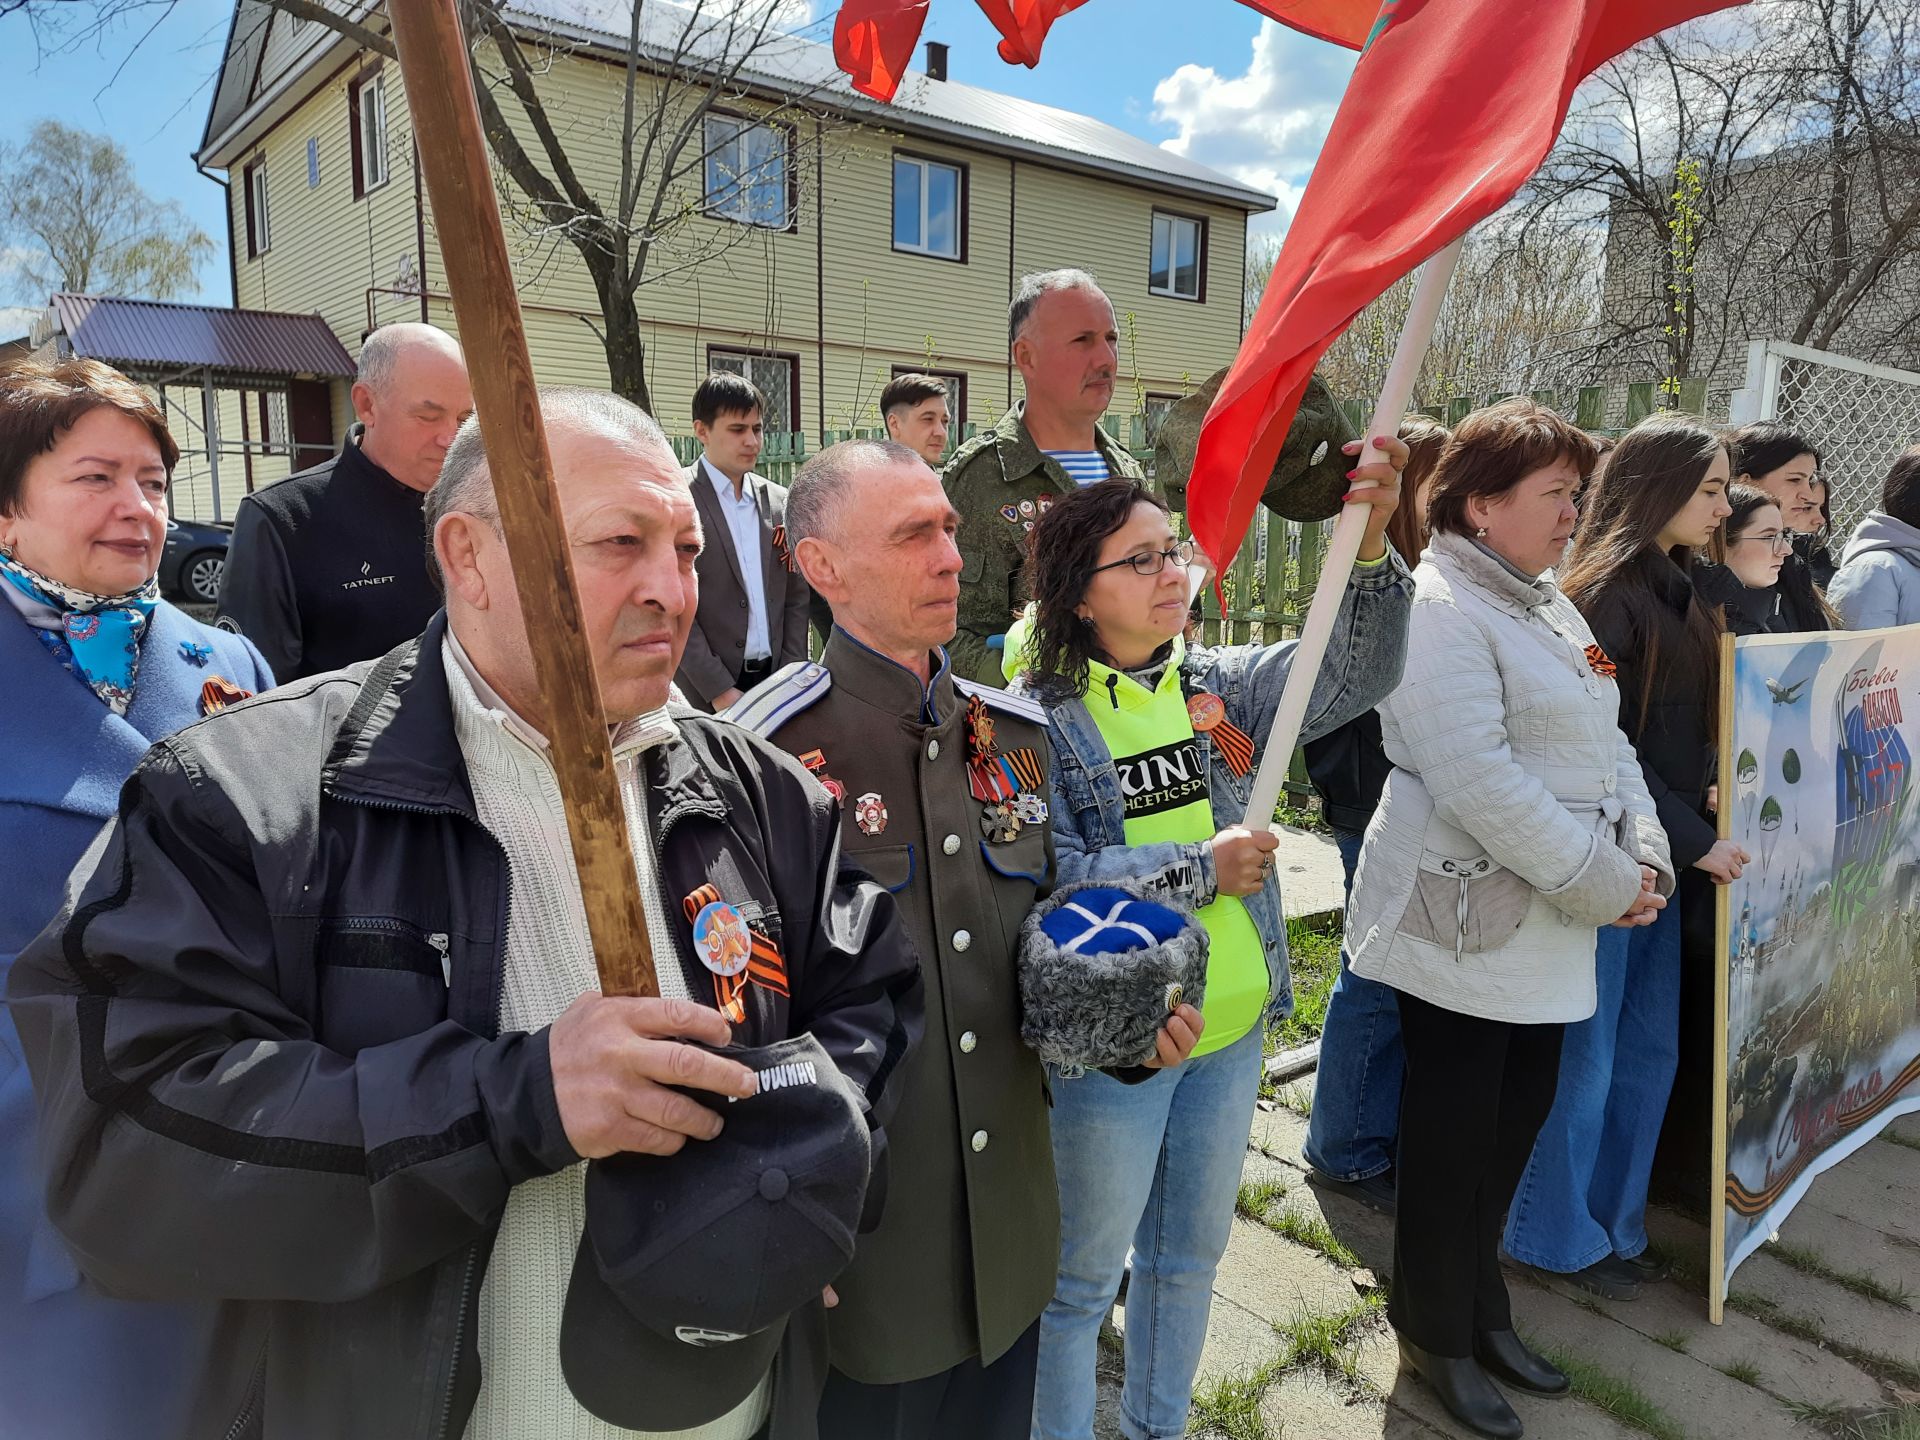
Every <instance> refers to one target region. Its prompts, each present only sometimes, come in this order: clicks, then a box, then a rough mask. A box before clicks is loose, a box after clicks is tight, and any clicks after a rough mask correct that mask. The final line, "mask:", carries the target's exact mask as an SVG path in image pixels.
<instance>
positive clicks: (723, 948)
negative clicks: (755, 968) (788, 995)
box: [693, 900, 753, 977]
mask: <svg viewBox="0 0 1920 1440" xmlns="http://www.w3.org/2000/svg"><path fill="white" fill-rule="evenodd" d="M693 953H694V954H696V955H698V956H699V957H700V963H701V964H702V965H704V966H706V967H707V969H709V970H711V971H712V972H713V973H714V974H716V975H726V976H729V977H731V976H734V975H738V974H739V973H740V972H741V971H742V970H745V969H746V968H747V961H749V960H751V959H752V958H753V936H752V934H751V933H750V932H749V931H748V929H747V922H746V919H745V917H744V916H742V915H741V914H740V912H739V911H738V910H736V909H734V907H733V906H731V905H729V904H728V903H727V902H726V901H724V900H715V901H712V902H710V903H709V904H707V905H704V906H702V907H701V909H700V913H699V914H698V915H695V916H694V917H693Z"/></svg>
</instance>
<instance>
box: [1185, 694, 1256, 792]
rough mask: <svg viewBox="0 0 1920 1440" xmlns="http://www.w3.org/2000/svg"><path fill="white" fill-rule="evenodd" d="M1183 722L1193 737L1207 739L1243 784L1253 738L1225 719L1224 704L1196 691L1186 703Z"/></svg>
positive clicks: (1251, 761)
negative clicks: (1187, 723) (1186, 722)
mask: <svg viewBox="0 0 1920 1440" xmlns="http://www.w3.org/2000/svg"><path fill="white" fill-rule="evenodd" d="M1187 720H1188V721H1189V722H1190V723H1191V724H1192V726H1193V733H1194V734H1196V735H1211V736H1212V737H1213V748H1214V749H1215V750H1218V751H1219V752H1220V758H1221V759H1222V760H1224V761H1226V762H1227V768H1228V769H1229V770H1231V771H1232V772H1233V773H1234V774H1235V775H1236V776H1238V777H1239V778H1240V779H1242V780H1244V779H1246V778H1247V772H1248V771H1249V770H1251V769H1253V751H1254V745H1253V737H1252V736H1251V735H1249V734H1247V732H1246V731H1244V730H1242V729H1241V728H1240V727H1239V726H1238V725H1236V724H1234V723H1233V722H1232V721H1231V720H1229V719H1227V704H1226V701H1224V700H1222V699H1221V698H1220V697H1219V696H1218V695H1209V694H1208V693H1207V692H1206V691H1204V690H1200V691H1197V692H1195V693H1194V695H1193V696H1192V697H1191V698H1190V699H1189V700H1188V701H1187Z"/></svg>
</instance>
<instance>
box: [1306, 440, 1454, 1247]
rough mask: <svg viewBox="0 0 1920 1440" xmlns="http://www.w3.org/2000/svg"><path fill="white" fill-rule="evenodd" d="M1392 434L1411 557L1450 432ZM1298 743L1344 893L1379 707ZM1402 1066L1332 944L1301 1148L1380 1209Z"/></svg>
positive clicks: (1377, 1012) (1396, 1125) (1386, 1205)
mask: <svg viewBox="0 0 1920 1440" xmlns="http://www.w3.org/2000/svg"><path fill="white" fill-rule="evenodd" d="M1400 438H1401V439H1402V440H1404V441H1405V442H1406V444H1407V449H1408V452H1409V453H1408V457H1407V471H1406V474H1405V476H1404V477H1402V480H1401V487H1402V490H1403V491H1404V498H1403V499H1402V501H1401V503H1400V507H1399V509H1397V510H1395V511H1394V512H1393V519H1391V520H1389V521H1388V522H1387V543H1388V544H1390V545H1392V546H1393V548H1394V550H1395V551H1396V552H1398V553H1399V554H1400V555H1401V556H1403V557H1404V558H1405V559H1406V562H1407V563H1408V564H1409V565H1414V564H1418V563H1419V560H1420V555H1421V552H1422V551H1424V550H1425V549H1426V548H1427V486H1428V483H1429V482H1430V481H1431V480H1432V479H1433V472H1434V470H1435V469H1436V467H1437V466H1438V465H1439V463H1440V455H1441V452H1442V451H1444V450H1445V449H1446V448H1447V441H1448V440H1450V439H1451V438H1452V435H1451V433H1450V432H1449V431H1448V429H1447V427H1446V426H1444V425H1442V424H1441V423H1440V422H1439V421H1438V420H1433V419H1430V418H1428V417H1427V416H1425V415H1411V416H1408V417H1407V419H1406V420H1405V421H1403V422H1402V423H1401V425H1400ZM1303 749H1304V750H1305V751H1306V760H1307V776H1308V778H1309V779H1311V780H1312V781H1313V788H1314V789H1315V790H1316V791H1318V792H1319V794H1320V813H1321V814H1322V816H1324V817H1325V819H1326V822H1327V825H1328V826H1329V827H1330V828H1331V829H1332V831H1333V840H1334V844H1336V845H1337V846H1339V847H1340V861H1341V864H1342V865H1343V866H1344V867H1345V869H1346V880H1347V895H1348V897H1349V898H1351V897H1352V894H1353V871H1354V866H1355V865H1356V864H1358V863H1359V860H1360V842H1361V841H1362V840H1363V839H1364V838H1365V835H1366V829H1367V823H1368V822H1369V821H1370V820H1372V819H1373V812H1374V810H1375V809H1376V808H1377V807H1378V806H1379V804H1380V792H1381V791H1382V790H1384V789H1385V788H1386V784H1387V776H1388V775H1390V774H1391V773H1392V772H1393V762H1392V761H1391V760H1389V759H1387V752H1386V750H1385V749H1384V748H1382V746H1381V743H1380V712H1379V711H1377V710H1369V711H1367V712H1366V713H1365V714H1364V715H1361V716H1359V717H1357V718H1356V719H1353V720H1349V721H1348V722H1347V723H1346V724H1344V725H1342V726H1341V727H1340V728H1339V729H1338V730H1335V731H1334V732H1333V733H1332V734H1330V735H1323V736H1322V737H1321V738H1320V739H1318V740H1314V741H1312V742H1310V743H1309V744H1307V745H1306V746H1304V747H1303ZM1405 1068H1406V1062H1405V1057H1404V1056H1403V1055H1402V1054H1401V1051H1400V1012H1399V1009H1398V1008H1397V1007H1396V1006H1395V1004H1394V999H1393V991H1392V990H1391V989H1390V988H1388V987H1387V986H1385V985H1377V984H1375V983H1374V982H1373V981H1371V980H1366V979H1363V978H1361V977H1360V976H1358V975H1355V974H1354V973H1353V970H1352V968H1351V967H1350V966H1349V965H1348V964H1347V951H1346V947H1345V946H1344V945H1342V946H1341V947H1340V973H1339V975H1338V976H1337V977H1336V978H1335V980H1334V983H1333V993H1332V994H1331V995H1329V996H1328V997H1327V1014H1326V1019H1325V1020H1324V1022H1323V1023H1322V1025H1321V1030H1320V1067H1319V1070H1318V1071H1317V1072H1316V1076H1315V1079H1314V1086H1313V1116H1312V1118H1311V1119H1310V1120H1309V1121H1308V1122H1307V1139H1306V1144H1305V1145H1304V1146H1303V1147H1302V1154H1303V1155H1304V1156H1305V1158H1306V1161H1307V1164H1308V1165H1309V1166H1311V1167H1312V1174H1313V1177H1314V1179H1315V1180H1316V1181H1318V1182H1320V1183H1322V1184H1325V1185H1327V1186H1328V1187H1329V1188H1331V1189H1335V1190H1339V1191H1342V1192H1343V1193H1346V1194H1349V1195H1351V1196H1353V1197H1354V1198H1355V1199H1357V1200H1359V1201H1360V1202H1361V1203H1362V1204H1364V1205H1368V1206H1370V1207H1372V1208H1373V1209H1375V1210H1379V1211H1381V1212H1382V1213H1383V1214H1388V1215H1391V1214H1392V1213H1393V1205H1394V1184H1393V1152H1394V1146H1395V1143H1396V1141H1397V1140H1398V1138H1399V1134H1400V1076H1401V1072H1402V1071H1403V1070H1404V1069H1405Z"/></svg>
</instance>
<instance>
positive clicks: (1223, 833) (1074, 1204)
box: [1007, 440, 1412, 1440]
mask: <svg viewBox="0 0 1920 1440" xmlns="http://www.w3.org/2000/svg"><path fill="white" fill-rule="evenodd" d="M1375 444H1376V445H1378V446H1379V447H1380V449H1381V450H1382V451H1383V452H1384V453H1385V454H1386V455H1387V457H1388V459H1387V461H1386V462H1385V463H1377V464H1372V465H1364V466H1360V467H1358V469H1356V470H1355V471H1353V472H1351V473H1352V474H1353V475H1355V476H1358V477H1360V478H1364V479H1367V480H1371V481H1374V482H1376V484H1375V485H1374V486H1373V487H1372V488H1368V489H1365V490H1362V491H1360V492H1358V495H1360V496H1364V497H1365V498H1366V499H1367V500H1368V501H1369V502H1370V504H1371V506H1372V508H1371V510H1370V512H1369V514H1368V519H1367V528H1366V534H1365V538H1364V540H1363V541H1362V544H1361V548H1360V564H1359V565H1358V567H1357V568H1356V569H1355V571H1354V575H1353V579H1352V580H1351V581H1350V582H1349V585H1348V588H1347V593H1346V598H1345V602H1344V604H1343V605H1342V607H1341V611H1340V615H1339V619H1338V621H1337V623H1336V624H1335V627H1334V632H1333V639H1332V643H1331V644H1330V645H1329V646H1328V648H1327V656H1326V660H1325V662H1324V664H1323V665H1322V666H1321V669H1320V673H1319V676H1318V678H1317V679H1316V681H1315V684H1314V687H1313V693H1312V697H1311V699H1310V701H1309V703H1308V706H1307V715H1306V725H1305V732H1304V737H1303V738H1311V737H1313V736H1315V735H1320V734H1324V733H1325V732H1326V731H1328V730H1331V729H1332V728H1333V727H1335V726H1336V725H1340V724H1343V723H1344V722H1346V721H1348V720H1350V719H1352V718H1353V717H1354V716H1356V715H1358V714H1360V713H1361V712H1362V711H1364V710H1366V709H1368V708H1370V707H1371V706H1372V705H1374V704H1375V703H1377V702H1378V701H1379V700H1381V699H1382V698H1384V697H1385V696H1386V694H1387V693H1388V692H1389V691H1390V690H1392V688H1393V686H1394V684H1395V683H1396V682H1397V681H1398V680H1399V678H1400V668H1401V664H1402V661H1403V659H1404V657H1405V650H1406V633H1407V616H1408V613H1409V609H1410V595H1411V592H1412V585H1411V582H1410V581H1409V579H1408V577H1407V572H1406V568H1405V566H1404V565H1402V564H1401V563H1400V561H1399V560H1398V558H1397V557H1396V556H1395V555H1394V554H1393V552H1392V551H1391V549H1390V548H1389V547H1388V544H1387V541H1386V539H1385V534H1386V528H1387V522H1388V520H1389V519H1390V518H1391V516H1392V514H1393V511H1394V507H1395V504H1396V502H1397V501H1398V499H1399V494H1400V471H1401V469H1402V468H1404V466H1405V465H1406V462H1407V447H1406V446H1405V445H1404V444H1402V443H1401V442H1400V441H1398V440H1387V441H1385V442H1384V443H1383V442H1380V441H1376V442H1375ZM1348 448H1349V450H1352V449H1354V448H1357V447H1354V446H1350V447H1348ZM1193 558H1194V552H1193V547H1192V546H1191V544H1189V543H1188V542H1186V541H1183V540H1180V539H1179V538H1178V537H1177V536H1176V535H1175V533H1174V529H1173V522H1172V519H1171V517H1170V516H1169V515H1168V513H1167V509H1166V506H1165V505H1164V504H1162V503H1161V501H1160V500H1159V498H1158V497H1156V496H1155V495H1154V494H1153V492H1152V491H1150V490H1148V489H1147V488H1146V487H1144V486H1142V485H1139V484H1137V483H1133V482H1130V481H1125V480H1109V481H1103V482H1101V483H1100V484H1097V485H1090V486H1088V487H1087V488H1086V489H1084V490H1079V491H1076V492H1074V493H1073V494H1071V495H1067V496H1065V497H1064V498H1062V499H1060V500H1059V501H1057V502H1056V503H1055V504H1054V506H1053V508H1052V509H1051V510H1049V511H1048V512H1047V514H1046V515H1044V516H1043V517H1041V519H1040V520H1039V522H1038V523H1037V524H1036V525H1035V527H1034V531H1033V551H1032V555H1031V558H1030V559H1029V560H1028V563H1027V575H1028V577H1029V581H1030V583H1031V585H1032V587H1033V596H1034V604H1033V607H1032V608H1031V609H1030V610H1029V611H1028V614H1027V617H1026V619H1025V620H1024V621H1023V622H1022V624H1020V625H1017V626H1016V627H1015V629H1014V631H1013V632H1012V633H1010V634H1009V635H1008V637H1007V638H1008V646H1009V649H1010V651H1011V652H1012V655H1013V658H1010V660H1009V662H1008V664H1009V668H1014V669H1017V670H1019V671H1020V672H1021V674H1020V678H1019V680H1018V681H1017V682H1016V684H1017V688H1020V689H1023V690H1025V691H1027V692H1028V693H1030V694H1032V695H1033V696H1034V697H1035V698H1036V699H1037V700H1039V701H1040V703H1041V705H1042V706H1043V707H1044V708H1045V709H1046V712H1047V722H1048V733H1049V737H1050V739H1051V740H1052V749H1053V794H1052V824H1053V832H1054V843H1055V848H1056V851H1057V853H1058V866H1059V870H1058V878H1059V882H1060V883H1062V884H1065V883H1069V882H1072V881H1077V880H1112V879H1119V878H1123V877H1124V878H1130V879H1135V880H1140V881H1145V882H1147V883H1149V884H1151V885H1153V886H1155V887H1157V888H1158V889H1159V890H1160V891H1161V892H1163V893H1164V895H1165V896H1166V897H1167V900H1168V901H1169V903H1174V904H1178V905H1180V906H1182V907H1184V908H1188V909H1191V910H1192V911H1193V912H1194V913H1195V914H1196V915H1198V917H1199V919H1200V921H1201V923H1202V924H1204V925H1205V926H1206V929H1207V932H1208V935H1209V937H1210V942H1211V943H1210V950H1209V959H1208V964H1207V984H1206V994H1205V998H1204V1001H1203V1003H1202V1006H1201V1010H1200V1013H1196V1012H1195V1011H1194V1010H1193V1008H1192V1007H1191V1006H1186V1007H1182V1010H1181V1011H1180V1012H1179V1013H1178V1014H1177V1015H1176V1016H1175V1017H1174V1019H1173V1020H1171V1021H1170V1022H1169V1024H1168V1026H1167V1029H1166V1031H1165V1032H1163V1036H1162V1041H1161V1053H1160V1056H1159V1057H1158V1059H1157V1060H1156V1061H1153V1062H1150V1063H1149V1064H1148V1065H1146V1066H1143V1067H1140V1068H1138V1069H1137V1070H1131V1071H1123V1072H1118V1073H1111V1074H1110V1073H1106V1072H1102V1071H1090V1072H1086V1073H1068V1072H1067V1071H1065V1070H1059V1069H1052V1072H1051V1080H1052V1093H1053V1152H1054V1166H1055V1170H1056V1172H1057V1174H1058V1177H1059V1185H1060V1231H1061V1235H1060V1271H1059V1275H1058V1278H1057V1280H1056V1283H1055V1289H1054V1296H1053V1299H1052V1300H1051V1301H1050V1302H1049V1303H1048V1305H1047V1308H1046V1311H1045V1313H1044V1314H1042V1316H1041V1318H1040V1360H1039V1380H1038V1386H1037V1389H1036V1393H1035V1400H1034V1419H1033V1435H1034V1437H1035V1440H1091V1436H1092V1434H1093V1416H1094V1362H1095V1359H1096V1357H1097V1354H1098V1346H1099V1335H1100V1322H1101V1321H1102V1320H1103V1319H1104V1318H1105V1317H1106V1315H1107V1312H1108V1311H1109V1309H1111V1307H1112V1305H1113V1301H1114V1296H1115V1294H1116V1293H1117V1291H1118V1290H1119V1286H1120V1275H1121V1271H1122V1269H1123V1268H1124V1267H1125V1266H1126V1263H1127V1252H1128V1249H1129V1247H1131V1249H1132V1251H1133V1278H1132V1281H1131V1283H1130V1285H1129V1287H1128V1292H1127V1326H1126V1385H1125V1391H1124V1394H1123V1397H1122V1400H1121V1427H1122V1429H1123V1430H1124V1431H1125V1432H1126V1433H1127V1434H1128V1435H1130V1436H1135V1437H1145V1436H1161V1435H1180V1434H1183V1433H1185V1431H1186V1425H1187V1411H1188V1406H1189V1401H1190V1399H1191V1395H1192V1390H1193V1377H1194V1373H1195V1371H1196V1370H1197V1369H1198V1368H1199V1364H1200V1347H1201V1343H1202V1342H1203V1341H1204V1340H1205V1338H1206V1333H1207V1316H1208V1312H1209V1309H1210V1307H1211V1303H1212V1293H1213V1277H1214V1270H1215V1268H1216V1267H1217V1266H1218V1264H1219V1262H1220V1256H1221V1254H1222V1253H1223V1252H1224V1251H1225V1249H1226V1244H1227V1236H1228V1233H1229V1231H1230V1230H1231V1228H1232V1223H1233V1205H1234V1197H1235V1195H1236V1194H1237V1192H1238V1188H1239V1183H1240V1169H1241V1164H1242V1162H1243V1161H1244V1159H1245V1155H1246V1145H1247V1132H1248V1129H1249V1128H1250V1126H1251V1123H1252V1119H1253V1104H1254V1099H1255V1097H1256V1095H1257V1094H1258V1091H1259V1087H1260V1073H1261V1038H1262V1035H1263V1033H1264V1030H1265V1028H1266V1022H1267V1021H1269V1020H1270V1019H1272V1018H1274V1017H1275V1016H1279V1015H1284V1014H1286V1013H1288V1011H1289V1010H1290V1009H1291V1007H1292V991H1291V987H1290V981H1289V976H1288V970H1287V949H1286V921H1285V918H1284V915H1283V913H1282V910H1281V906H1280V888H1279V882H1278V879H1277V877H1276V876H1275V874H1274V860H1273V851H1274V847H1275V844H1276V840H1275V837H1274V835H1273V834H1272V832H1271V831H1270V830H1269V829H1267V828H1266V825H1265V824H1264V823H1263V822H1264V819H1265V817H1249V816H1247V814H1246V807H1247V800H1248V792H1249V790H1250V789H1251V786H1252V781H1253V769H1254V766H1255V763H1256V761H1257V758H1258V748H1259V746H1260V745H1261V744H1262V743H1263V742H1264V740H1265V738H1266V734H1267V730H1268V727H1269V726H1270V725H1271V723H1272V720H1273V715H1274V711H1275V709H1276V708H1277V707H1278V706H1279V703H1280V694H1281V690H1282V688H1283V687H1284V686H1285V684H1286V678H1287V671H1288V668H1289V666H1290V664H1291V662H1292V658H1293V651H1294V648H1295V647H1294V642H1292V641H1286V642H1282V643H1278V644H1272V645H1239V646H1223V647H1219V648H1215V649H1188V648H1187V646H1186V644H1185V641H1184V640H1183V638H1182V631H1183V630H1184V629H1185V627H1186V621H1187V604H1188V594H1187V590H1188V576H1187V565H1188V564H1189V562H1191V561H1192V559H1193ZM1050 1068H1051V1067H1050Z"/></svg>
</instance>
